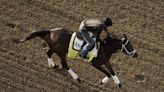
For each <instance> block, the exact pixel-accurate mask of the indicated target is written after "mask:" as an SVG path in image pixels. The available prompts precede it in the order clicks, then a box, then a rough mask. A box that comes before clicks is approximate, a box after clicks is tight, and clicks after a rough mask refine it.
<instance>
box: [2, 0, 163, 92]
mask: <svg viewBox="0 0 164 92" xmlns="http://www.w3.org/2000/svg"><path fill="white" fill-rule="evenodd" d="M104 17H111V18H112V20H113V23H114V25H113V26H112V27H111V28H109V29H108V30H109V31H110V32H112V33H115V34H117V35H120V36H121V35H123V34H124V33H125V34H127V35H128V37H129V38H130V40H131V42H132V44H133V46H134V47H135V48H136V49H137V51H138V53H139V57H138V58H136V59H132V58H130V57H128V56H125V55H124V54H122V53H121V52H119V53H117V54H115V55H113V57H112V58H111V61H110V62H111V63H112V65H113V66H112V67H113V68H114V71H115V72H116V74H117V75H118V77H119V79H120V80H121V82H122V85H123V89H119V88H118V87H117V86H116V85H115V84H114V82H113V80H112V79H111V80H110V81H109V82H108V83H107V84H104V85H100V81H101V79H103V78H104V77H105V75H104V74H103V73H101V72H99V71H98V70H96V69H95V68H93V67H92V66H91V65H90V64H88V63H86V62H83V61H80V60H71V59H68V64H69V66H70V67H71V68H72V69H73V70H74V71H75V72H76V73H77V74H78V75H79V76H80V78H81V80H82V83H78V82H76V81H75V80H73V79H72V78H71V77H70V76H69V75H68V73H67V71H65V70H64V69H61V70H58V69H56V70H55V69H49V68H48V64H47V58H46V52H45V50H43V47H44V46H45V43H44V41H42V40H40V39H39V38H36V39H33V40H31V41H28V42H26V43H24V44H15V43H13V42H12V41H11V39H12V38H14V37H23V36H25V35H27V34H28V33H30V32H32V31H35V30H39V29H41V28H43V27H44V28H57V27H66V28H69V29H70V30H71V31H78V26H79V23H80V21H81V20H83V19H88V18H104ZM53 59H54V61H55V63H56V64H60V63H59V62H58V61H59V58H58V57H57V56H56V55H55V54H54V55H53ZM0 91H1V92H164V0H0Z"/></svg>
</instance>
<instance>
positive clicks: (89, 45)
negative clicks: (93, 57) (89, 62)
mask: <svg viewBox="0 0 164 92" xmlns="http://www.w3.org/2000/svg"><path fill="white" fill-rule="evenodd" d="M81 33H82V36H83V38H84V40H85V41H86V42H87V44H86V45H85V46H84V47H83V48H82V50H81V51H80V55H81V56H82V57H84V56H86V55H87V53H88V51H89V50H91V48H92V47H93V46H94V40H93V39H92V38H91V36H90V33H89V32H88V31H86V30H81Z"/></svg>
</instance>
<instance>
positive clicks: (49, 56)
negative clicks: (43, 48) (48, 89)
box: [47, 49, 55, 68]
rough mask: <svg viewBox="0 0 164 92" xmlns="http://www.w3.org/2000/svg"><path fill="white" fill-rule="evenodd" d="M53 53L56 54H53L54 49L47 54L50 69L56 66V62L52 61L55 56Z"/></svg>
mask: <svg viewBox="0 0 164 92" xmlns="http://www.w3.org/2000/svg"><path fill="white" fill-rule="evenodd" d="M53 53H54V52H53V50H52V49H50V50H48V52H47V56H48V58H47V60H48V66H49V67H50V68H52V67H54V66H55V64H54V62H53V60H52V54H53Z"/></svg>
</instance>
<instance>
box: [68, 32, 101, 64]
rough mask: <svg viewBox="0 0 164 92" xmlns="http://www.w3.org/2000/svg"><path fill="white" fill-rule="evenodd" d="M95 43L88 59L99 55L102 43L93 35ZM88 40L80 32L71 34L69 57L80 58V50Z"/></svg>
mask: <svg viewBox="0 0 164 92" xmlns="http://www.w3.org/2000/svg"><path fill="white" fill-rule="evenodd" d="M92 38H93V40H94V42H95V45H94V47H92V49H91V50H90V51H89V52H88V54H87V57H88V61H91V60H92V59H93V58H96V57H97V55H98V50H99V47H100V43H99V42H96V37H92ZM85 44H86V42H85V40H84V39H83V37H82V34H81V33H80V32H74V33H73V34H72V36H71V39H70V43H69V48H68V57H70V58H78V57H80V56H79V52H80V50H81V49H82V48H83V47H84V46H85Z"/></svg>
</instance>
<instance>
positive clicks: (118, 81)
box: [105, 63, 121, 87]
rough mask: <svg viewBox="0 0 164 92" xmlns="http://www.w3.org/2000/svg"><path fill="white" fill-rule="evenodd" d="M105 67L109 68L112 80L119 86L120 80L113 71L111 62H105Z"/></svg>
mask: <svg viewBox="0 0 164 92" xmlns="http://www.w3.org/2000/svg"><path fill="white" fill-rule="evenodd" d="M105 67H106V68H107V69H108V70H109V72H110V73H111V74H112V78H113V80H114V83H115V84H117V85H118V86H119V87H121V83H120V80H119V79H118V77H117V75H116V74H115V73H114V71H113V69H112V67H111V64H110V63H107V64H105Z"/></svg>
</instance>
